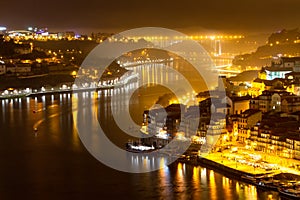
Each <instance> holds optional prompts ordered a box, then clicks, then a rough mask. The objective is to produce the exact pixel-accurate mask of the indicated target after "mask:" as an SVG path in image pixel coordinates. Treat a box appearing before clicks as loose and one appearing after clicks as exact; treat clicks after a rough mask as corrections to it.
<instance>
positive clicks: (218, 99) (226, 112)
mask: <svg viewBox="0 0 300 200" xmlns="http://www.w3.org/2000/svg"><path fill="white" fill-rule="evenodd" d="M220 79H221V80H222V82H223V83H224V86H225V88H226V93H222V92H217V91H215V92H214V93H213V94H214V95H213V96H209V97H208V98H206V99H204V100H201V101H199V105H194V106H190V107H186V106H185V105H182V104H172V105H169V106H168V107H166V108H161V107H159V108H152V109H151V110H150V111H145V113H144V125H145V127H146V128H145V129H146V132H147V133H148V134H151V135H153V136H154V138H155V139H153V138H152V139H151V141H150V140H149V139H148V142H149V141H150V142H152V145H153V141H155V145H157V146H163V145H165V144H166V143H167V142H168V141H167V140H171V139H173V138H176V137H177V138H178V137H182V138H185V139H190V140H191V141H192V143H199V144H203V145H206V146H208V149H211V150H213V151H222V149H226V148H230V146H234V145H237V144H239V145H243V146H245V147H246V148H249V149H254V150H258V151H262V152H268V153H272V154H276V155H278V156H283V157H287V158H295V159H300V96H299V95H300V94H299V91H300V82H299V80H300V57H294V58H279V59H278V60H277V61H276V62H273V63H272V66H270V67H263V68H262V70H260V71H257V76H256V77H255V76H253V77H252V78H251V79H252V80H249V76H246V77H245V78H244V80H243V78H242V77H238V79H234V78H224V77H220ZM233 91H234V92H233ZM244 91H247V92H244ZM183 136H184V137H183Z"/></svg>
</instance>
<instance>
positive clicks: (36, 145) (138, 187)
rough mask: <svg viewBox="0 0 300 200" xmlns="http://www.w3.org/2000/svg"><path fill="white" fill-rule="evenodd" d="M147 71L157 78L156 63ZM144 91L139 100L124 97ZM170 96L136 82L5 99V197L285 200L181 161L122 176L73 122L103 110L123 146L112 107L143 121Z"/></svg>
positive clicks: (1, 176)
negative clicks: (88, 106)
mask: <svg viewBox="0 0 300 200" xmlns="http://www.w3.org/2000/svg"><path fill="white" fill-rule="evenodd" d="M136 70H138V69H136ZM141 70H147V71H145V73H150V74H151V73H152V70H153V66H152V67H149V68H147V67H146V68H145V69H141ZM155 70H159V69H157V68H155V67H154V72H155ZM157 73H158V74H161V73H160V72H159V71H158V72H157ZM169 79H170V81H177V79H178V77H176V76H173V77H172V78H170V77H169ZM136 88H140V90H139V91H138V92H136V93H135V94H134V95H133V96H134V97H128V96H126V95H125V96H124V94H127V90H130V89H133V90H134V89H136ZM166 91H167V90H166ZM166 91H164V89H163V88H162V87H156V86H151V84H150V87H149V88H147V90H146V89H145V87H140V85H138V83H135V82H134V83H131V84H128V85H126V88H116V89H107V90H101V91H98V92H80V93H77V94H54V95H45V96H42V95H40V96H37V97H26V98H22V99H8V100H0V156H1V163H0V199H4V200H6V199H249V200H255V199H279V197H278V195H277V194H276V193H273V192H266V191H259V190H257V189H256V187H254V186H252V185H248V184H246V183H242V182H239V181H236V180H234V179H230V178H227V177H226V175H222V174H220V173H218V172H216V171H214V170H210V169H208V168H205V167H200V166H197V167H196V166H190V165H186V164H181V163H173V164H171V165H169V166H165V165H163V166H162V168H161V169H159V170H156V171H153V172H149V173H126V172H120V171H117V170H115V169H112V168H110V167H107V166H106V165H104V164H102V163H101V162H99V161H98V160H96V159H95V158H94V157H93V156H92V155H91V154H90V153H89V152H88V151H87V150H86V148H85V146H84V145H83V144H82V142H81V140H80V138H79V136H78V132H77V129H76V126H75V123H74V120H73V118H74V109H75V110H76V109H78V107H81V105H80V104H78V102H80V99H81V100H83V99H84V100H85V101H93V102H94V103H95V104H96V105H97V106H96V107H97V109H98V111H99V112H98V114H97V115H98V120H99V122H100V124H101V126H103V129H104V130H105V131H106V134H107V136H108V137H109V139H111V141H113V142H114V143H115V144H116V145H118V146H120V147H123V146H124V144H125V142H127V141H128V139H129V138H130V136H128V135H126V134H123V133H122V131H120V129H119V128H118V127H117V126H116V124H115V122H114V120H113V117H112V115H111V113H110V110H112V109H116V108H119V107H120V105H126V104H128V102H130V103H129V106H130V110H131V115H132V118H133V119H134V121H136V123H141V121H142V113H143V110H144V109H147V108H149V107H150V106H151V105H153V104H154V103H155V101H156V100H157V97H159V96H160V95H162V94H163V93H165V92H166ZM74 97H76V99H77V100H78V101H76V103H75V102H74ZM112 97H118V98H117V100H116V101H112ZM112 102H113V103H112ZM81 117H82V118H84V117H85V116H84V114H83V116H81ZM75 122H76V120H75ZM34 127H37V128H38V131H37V132H35V131H34ZM136 164H137V163H136V162H134V161H133V162H132V165H136Z"/></svg>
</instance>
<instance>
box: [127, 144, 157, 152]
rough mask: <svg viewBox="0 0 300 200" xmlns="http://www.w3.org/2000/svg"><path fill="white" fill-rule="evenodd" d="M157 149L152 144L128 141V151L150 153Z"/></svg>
mask: <svg viewBox="0 0 300 200" xmlns="http://www.w3.org/2000/svg"><path fill="white" fill-rule="evenodd" d="M155 150H156V149H155V148H154V147H153V146H151V147H149V146H145V145H142V144H141V143H136V142H135V143H132V142H127V143H126V151H129V152H133V153H148V152H152V151H155Z"/></svg>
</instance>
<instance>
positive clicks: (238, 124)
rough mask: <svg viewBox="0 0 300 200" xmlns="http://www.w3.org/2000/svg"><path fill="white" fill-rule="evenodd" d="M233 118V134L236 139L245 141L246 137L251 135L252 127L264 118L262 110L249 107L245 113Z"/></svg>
mask: <svg viewBox="0 0 300 200" xmlns="http://www.w3.org/2000/svg"><path fill="white" fill-rule="evenodd" d="M231 118H235V119H234V120H233V135H234V137H235V138H234V140H235V141H239V142H241V143H245V141H246V139H247V138H249V137H250V129H251V128H252V127H253V126H254V125H256V123H257V122H259V121H261V119H262V112H261V111H260V110H254V109H248V110H246V111H244V112H243V113H241V114H239V115H235V116H231Z"/></svg>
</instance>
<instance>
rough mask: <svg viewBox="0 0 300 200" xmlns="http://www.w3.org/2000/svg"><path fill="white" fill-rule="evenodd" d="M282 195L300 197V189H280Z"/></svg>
mask: <svg viewBox="0 0 300 200" xmlns="http://www.w3.org/2000/svg"><path fill="white" fill-rule="evenodd" d="M278 191H279V194H280V197H282V198H286V199H300V190H299V189H292V188H289V189H282V188H279V189H278Z"/></svg>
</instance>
